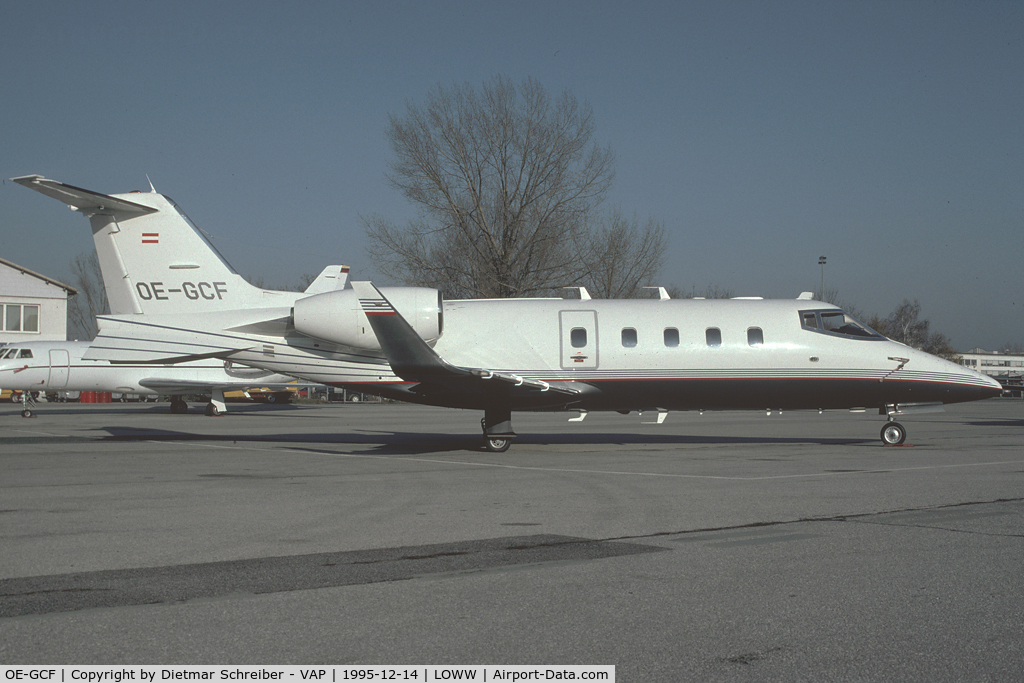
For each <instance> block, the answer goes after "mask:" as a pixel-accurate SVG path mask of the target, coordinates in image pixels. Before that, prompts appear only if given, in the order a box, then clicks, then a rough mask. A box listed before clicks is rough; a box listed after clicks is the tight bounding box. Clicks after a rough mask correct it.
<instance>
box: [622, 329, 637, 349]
mask: <svg viewBox="0 0 1024 683" xmlns="http://www.w3.org/2000/svg"><path fill="white" fill-rule="evenodd" d="M622 345H623V346H625V347H626V348H627V349H631V348H633V347H634V346H636V330H635V329H633V328H632V327H623V328H622Z"/></svg>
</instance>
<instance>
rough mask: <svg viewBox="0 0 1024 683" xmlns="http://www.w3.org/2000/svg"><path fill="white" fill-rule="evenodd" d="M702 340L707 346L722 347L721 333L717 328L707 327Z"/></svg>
mask: <svg viewBox="0 0 1024 683" xmlns="http://www.w3.org/2000/svg"><path fill="white" fill-rule="evenodd" d="M704 338H705V339H707V342H708V346H721V345H722V331H721V330H720V329H718V328H717V327H709V328H708V329H707V330H706V331H705V332H704Z"/></svg>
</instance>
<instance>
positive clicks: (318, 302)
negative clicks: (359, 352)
mask: <svg viewBox="0 0 1024 683" xmlns="http://www.w3.org/2000/svg"><path fill="white" fill-rule="evenodd" d="M380 292H381V294H383V295H384V296H385V297H386V298H387V300H388V301H390V302H391V305H392V306H394V307H395V310H396V311H398V312H399V313H401V314H402V317H403V318H405V319H406V321H408V323H409V324H410V325H411V326H412V328H413V329H414V330H416V332H417V334H419V335H420V336H421V337H423V339H424V340H425V341H426V342H427V343H428V344H430V345H431V346H433V345H434V343H435V342H436V341H437V339H438V337H440V336H441V332H442V331H443V330H444V321H443V316H442V312H441V292H439V291H437V290H436V289H428V288H427V287H381V288H380ZM292 323H293V325H294V326H295V331H296V332H299V333H301V334H305V335H308V336H310V337H315V338H317V339H323V340H324V341H328V342H333V343H335V344H342V345H344V346H351V347H353V348H357V349H368V350H373V351H379V350H380V342H378V341H377V336H376V335H375V334H374V333H373V328H371V327H370V322H369V321H368V320H367V319H366V315H365V314H364V313H363V309H362V306H360V304H359V297H358V296H356V293H355V291H354V290H351V289H340V290H336V291H333V292H324V293H323V294H315V295H313V296H308V297H306V298H304V299H299V300H298V301H296V302H295V307H294V308H293V309H292Z"/></svg>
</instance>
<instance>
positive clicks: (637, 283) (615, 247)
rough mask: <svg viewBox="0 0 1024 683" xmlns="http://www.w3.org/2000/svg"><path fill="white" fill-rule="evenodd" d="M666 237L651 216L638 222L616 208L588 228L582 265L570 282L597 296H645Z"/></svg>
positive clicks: (659, 263)
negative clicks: (626, 216)
mask: <svg viewBox="0 0 1024 683" xmlns="http://www.w3.org/2000/svg"><path fill="white" fill-rule="evenodd" d="M667 248H668V239H667V238H666V236H665V228H664V226H662V225H661V223H659V222H658V221H656V220H654V219H653V218H648V219H647V221H646V222H645V223H644V224H643V225H642V226H641V225H640V221H639V220H637V218H636V217H634V218H633V219H632V220H629V219H627V218H625V217H624V216H623V215H622V214H621V213H620V212H619V211H618V210H616V211H614V212H613V213H612V214H611V216H610V217H609V218H608V219H607V221H606V222H603V223H601V222H598V224H597V227H595V228H593V229H591V230H590V234H589V237H588V238H587V241H586V242H585V244H584V245H583V249H582V250H581V252H582V253H581V254H580V266H581V268H583V269H585V270H583V272H581V273H580V275H579V276H578V277H577V279H576V282H575V283H574V284H580V285H583V286H585V287H586V288H587V291H589V292H590V294H591V296H595V297H597V298H599V299H634V298H638V297H641V296H645V290H644V289H643V288H644V287H645V286H653V285H655V284H657V283H655V282H654V278H655V276H656V275H657V273H658V271H659V270H661V266H662V264H664V262H665V250H666V249H667Z"/></svg>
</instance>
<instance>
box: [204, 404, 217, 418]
mask: <svg viewBox="0 0 1024 683" xmlns="http://www.w3.org/2000/svg"><path fill="white" fill-rule="evenodd" d="M206 416H207V417H219V416H220V411H219V410H217V406H215V405H213V404H212V403H207V404H206Z"/></svg>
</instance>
